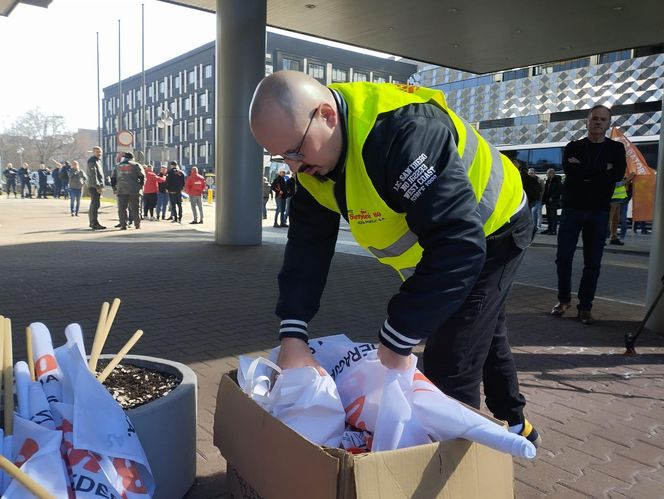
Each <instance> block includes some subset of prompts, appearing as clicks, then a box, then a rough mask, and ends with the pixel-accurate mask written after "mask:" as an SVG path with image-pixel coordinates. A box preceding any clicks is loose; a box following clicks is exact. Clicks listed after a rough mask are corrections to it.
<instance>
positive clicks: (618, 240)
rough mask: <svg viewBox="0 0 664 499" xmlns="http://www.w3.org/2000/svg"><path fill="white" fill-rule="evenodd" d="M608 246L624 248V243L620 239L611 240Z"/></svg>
mask: <svg viewBox="0 0 664 499" xmlns="http://www.w3.org/2000/svg"><path fill="white" fill-rule="evenodd" d="M609 244H614V245H617V246H625V243H623V242H622V241H621V240H620V239H611V240H610V241H609Z"/></svg>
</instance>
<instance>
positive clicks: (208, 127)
mask: <svg viewBox="0 0 664 499" xmlns="http://www.w3.org/2000/svg"><path fill="white" fill-rule="evenodd" d="M203 129H204V130H205V131H206V132H211V131H212V118H205V125H204V128H203Z"/></svg>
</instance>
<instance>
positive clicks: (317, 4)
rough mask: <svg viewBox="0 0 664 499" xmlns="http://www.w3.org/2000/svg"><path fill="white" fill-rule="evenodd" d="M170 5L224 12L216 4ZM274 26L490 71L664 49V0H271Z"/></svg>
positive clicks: (198, 0)
mask: <svg viewBox="0 0 664 499" xmlns="http://www.w3.org/2000/svg"><path fill="white" fill-rule="evenodd" d="M162 1H168V2H169V3H175V4H179V5H185V6H188V7H194V8H197V9H201V10H206V11H209V12H214V11H215V8H216V1H215V0H162ZM249 1H251V0H249ZM267 24H268V25H269V26H273V27H276V28H282V29H286V30H290V31H295V32H299V33H304V34H308V35H312V36H316V37H319V38H325V39H328V40H334V41H338V42H343V43H347V44H351V45H355V46H358V47H362V48H367V49H372V50H378V51H381V52H387V53H390V54H394V55H399V56H402V57H407V58H409V59H414V60H417V61H422V62H428V63H432V64H437V65H440V66H447V67H451V68H456V69H461V70H465V71H470V72H473V73H489V72H494V71H499V70H503V69H511V68H517V67H522V66H531V65H534V64H539V63H550V62H554V61H560V60H565V59H573V58H576V57H582V56H586V55H591V54H598V53H603V52H611V51H614V50H624V49H627V48H634V47H641V46H645V45H654V44H658V43H662V42H663V41H664V1H662V0H629V1H628V0H608V1H602V0H587V1H581V2H580V1H578V0H558V1H556V2H552V1H546V0H510V1H492V0H464V1H461V0H454V1H452V0H440V1H436V0H408V1H404V0H308V1H307V0H305V1H302V0H267Z"/></svg>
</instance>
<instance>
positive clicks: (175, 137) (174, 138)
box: [173, 123, 180, 142]
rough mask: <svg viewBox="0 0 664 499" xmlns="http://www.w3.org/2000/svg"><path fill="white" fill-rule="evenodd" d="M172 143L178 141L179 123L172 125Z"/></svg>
mask: <svg viewBox="0 0 664 499" xmlns="http://www.w3.org/2000/svg"><path fill="white" fill-rule="evenodd" d="M173 141H174V142H179V141H180V123H178V124H176V125H173Z"/></svg>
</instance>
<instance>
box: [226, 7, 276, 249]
mask: <svg viewBox="0 0 664 499" xmlns="http://www.w3.org/2000/svg"><path fill="white" fill-rule="evenodd" d="M266 19H267V2H266V0H251V1H250V2H248V1H246V0H217V46H216V55H217V65H216V72H217V74H216V103H215V105H216V131H215V134H216V148H215V171H216V175H217V179H216V184H217V202H216V208H215V213H216V226H215V242H216V243H217V244H230V245H255V244H261V233H262V229H261V222H262V202H263V199H262V196H263V195H262V184H263V182H262V179H263V150H262V148H261V147H260V146H259V145H258V144H257V143H256V141H255V140H254V138H253V136H252V135H251V132H250V130H249V119H248V117H249V103H250V102H251V97H252V95H253V92H254V89H255V88H256V85H257V84H258V82H259V81H260V80H261V79H263V77H264V76H265V23H266Z"/></svg>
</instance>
